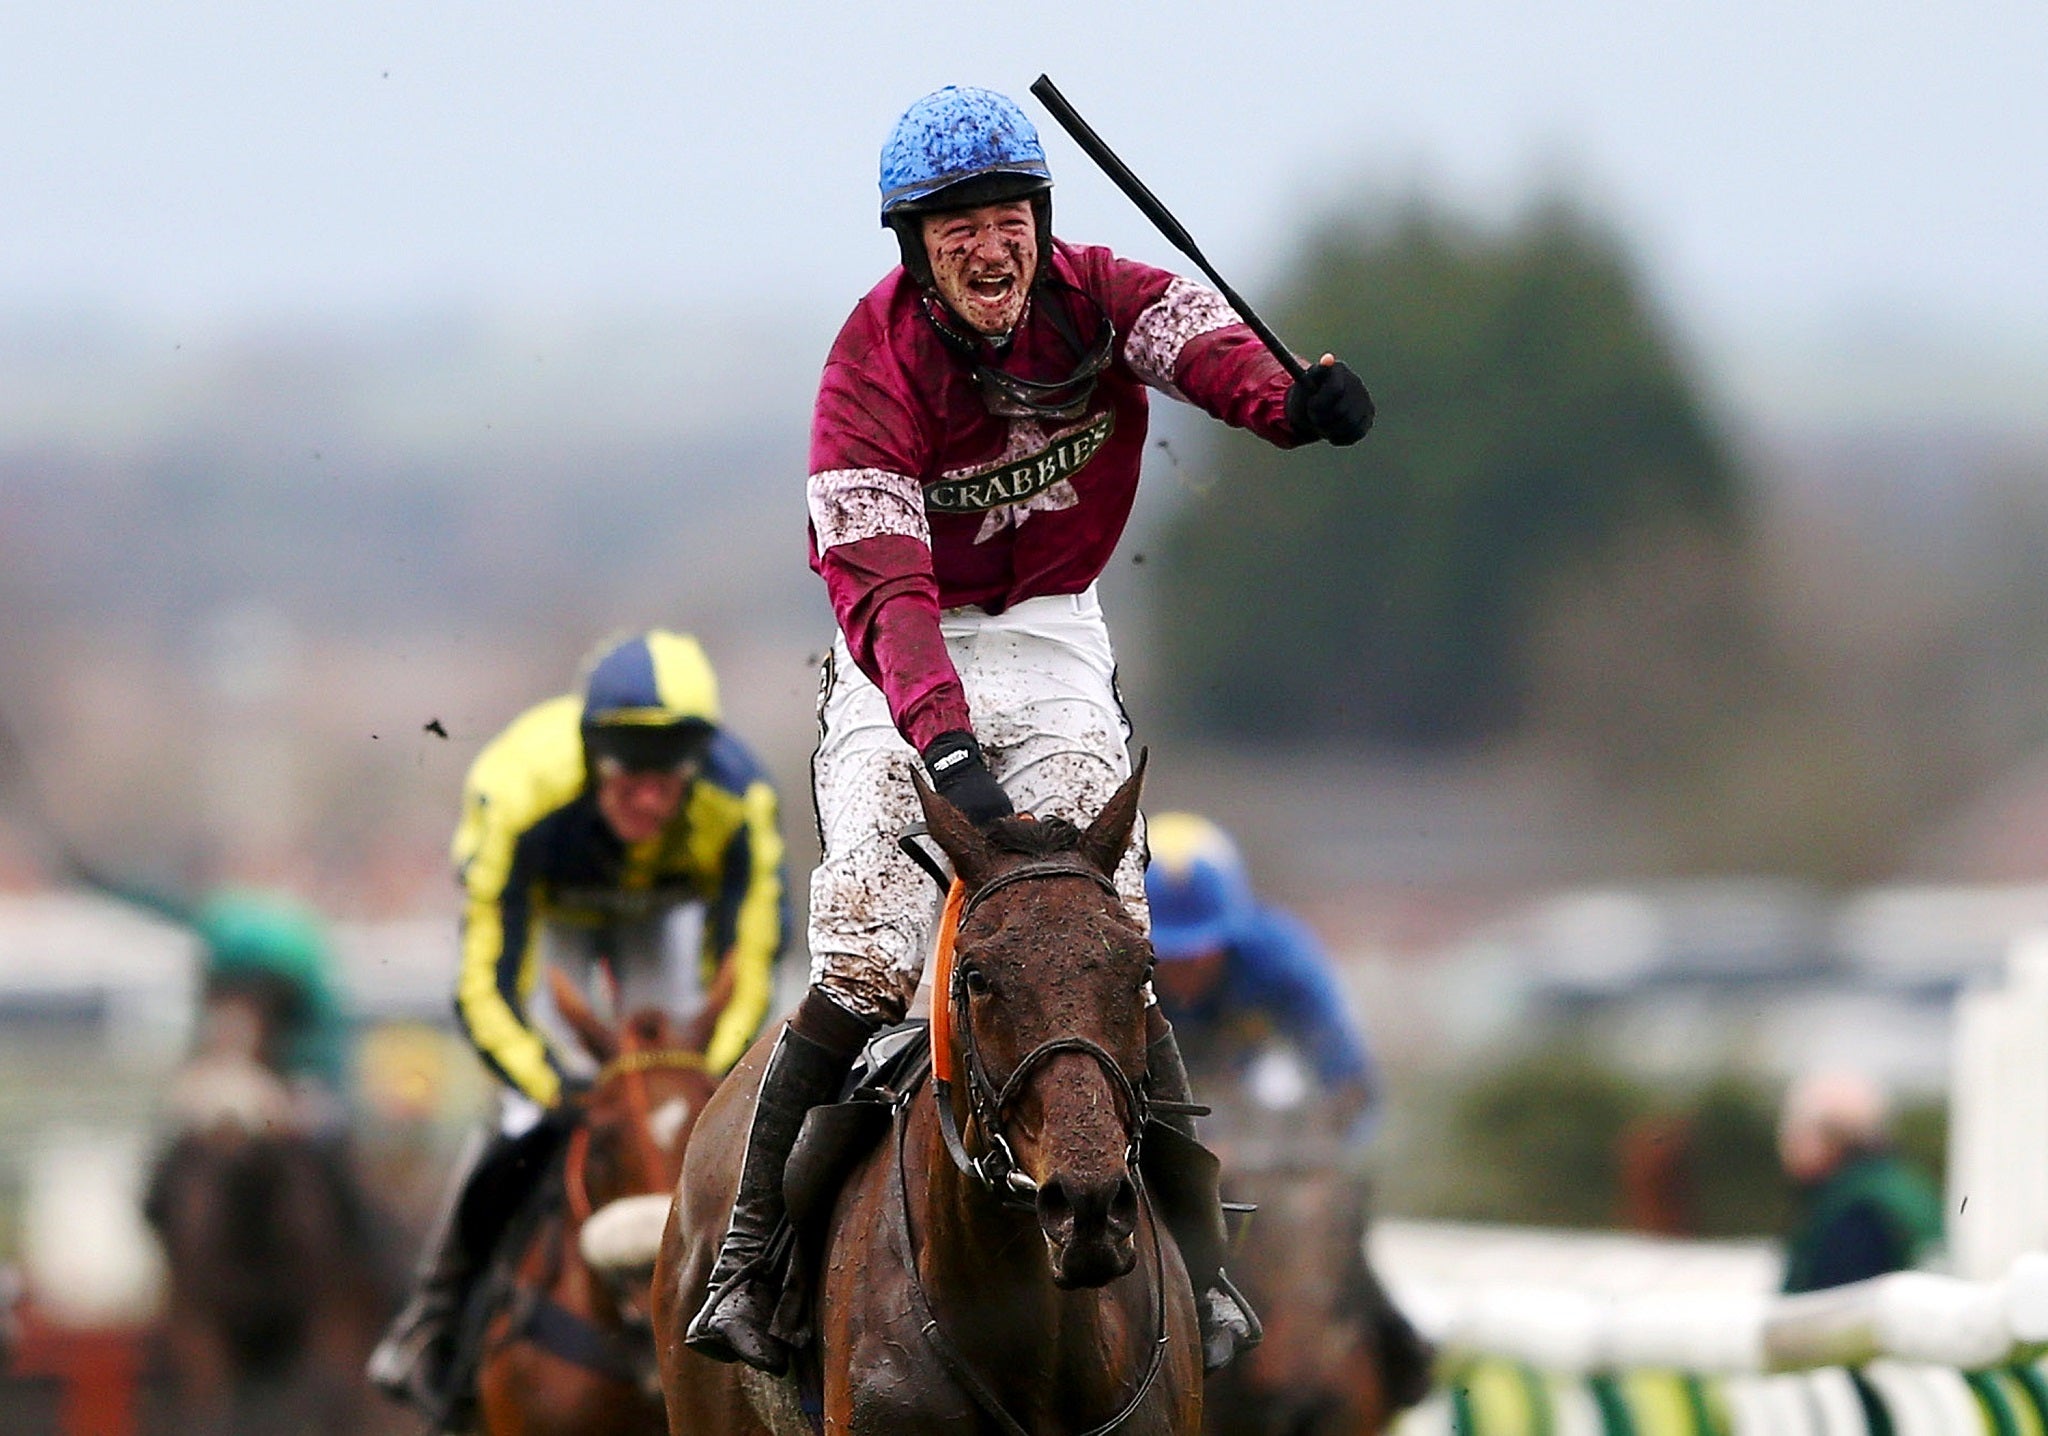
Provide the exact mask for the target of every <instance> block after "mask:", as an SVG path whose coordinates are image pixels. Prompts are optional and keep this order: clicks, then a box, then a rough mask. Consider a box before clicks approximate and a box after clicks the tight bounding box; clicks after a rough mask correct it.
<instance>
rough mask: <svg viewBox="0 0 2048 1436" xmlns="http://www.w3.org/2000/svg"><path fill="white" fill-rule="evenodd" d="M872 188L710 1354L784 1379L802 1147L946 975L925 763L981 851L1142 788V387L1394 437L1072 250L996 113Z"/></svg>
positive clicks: (1206, 1228)
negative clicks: (1016, 822) (787, 1210)
mask: <svg viewBox="0 0 2048 1436" xmlns="http://www.w3.org/2000/svg"><path fill="white" fill-rule="evenodd" d="M880 188H881V218H882V223H883V225H884V226H885V227H886V228H888V229H890V230H891V231H893V233H894V236H895V238H896V241H897V243H898V246H899V248H900V251H901V255H902V261H903V262H902V265H901V267H900V268H897V269H894V270H892V271H891V272H890V273H889V274H888V275H887V276H886V277H885V278H884V279H883V280H882V281H881V283H880V284H878V285H876V286H875V288H874V289H873V290H872V291H870V292H869V294H868V295H867V297H866V298H864V299H862V300H861V301H860V303H859V304H858V305H856V306H855V308H854V311H853V313H852V315H851V316H850V317H849V318H848V319H847V321H846V323H845V326H844V327H843V328H842V329H841V330H840V333H839V337H838V340H837V341H836V342H835V343H834V345H833V347H832V352H831V355H830V357H829V358H828V359H827V361H826V364H825V371H824V376H823V380H822V382H821V384H820V386H819V390H818V398H817V406H816V409H815V412H814V415H813V419H812V428H811V462H810V480H809V484H808V487H807V495H808V500H809V508H810V549H811V566H812V567H813V568H814V569H815V570H816V571H817V572H818V574H819V575H820V577H822V578H823V580H824V582H825V587H826V591H827V593H828V595H829V597H830V599H831V603H832V608H833V613H834V615H835V616H836V618H837V620H838V627H839V632H838V635H837V637H836V639H835V640H834V643H833V646H832V651H831V653H830V655H829V656H828V657H827V658H826V660H825V664H824V670H823V675H822V683H821V693H820V707H819V718H820V727H821V734H820V743H819V748H818V752H817V756H816V759H815V760H814V763H813V769H812V772H813V779H814V789H815V796H816V801H817V810H818V828H819V833H820V836H821V840H822V844H823V857H822V860H821V862H820V864H819V866H818V868H817V869H816V871H815V873H814V875H813V877H812V882H811V906H810V948H811V974H810V976H811V983H810V988H809V990H808V992H807V993H806V994H805V996H804V998H803V1001H802V1002H801V1004H800V1005H799V1006H798V1008H797V1010H796V1012H795V1013H794V1014H793V1015H792V1016H791V1018H790V1020H789V1022H788V1024H787V1025H786V1026H785V1027H784V1028H783V1030H782V1032H781V1034H780V1036H779V1038H778V1040H777V1042H776V1045H775V1048H774V1050H773V1053H772V1054H771V1055H770V1057H769V1059H768V1063H767V1067H766V1071H765V1073H764V1075H763V1078H762V1082H761V1089H760V1098H759V1101H758V1103H757V1105H756V1107H755V1111H754V1115H753V1126H752V1129H751V1132H750V1135H749V1138H748V1142H747V1148H746V1156H745V1160H744V1163H743V1166H742V1171H741V1176H740V1185H739V1192H738V1196H737V1199H736V1201H735V1203H734V1207H733V1214H732V1222H731V1226H730V1228H729V1230H728V1232H727V1234H726V1237H725V1240H724V1244H723V1246H722V1247H721V1249H720V1252H719V1255H718V1260H717V1263H716V1265H715V1267H714V1268H713V1271H712V1274H711V1293H710V1296H709V1297H708V1299H707V1300H706V1302H705V1305H704V1307H703V1309H702V1310H701V1311H700V1312H699V1313H698V1314H697V1316H696V1318H695V1319H694V1320H693V1321H692V1322H691V1324H690V1327H689V1332H688V1335H687V1340H688V1342H689V1344H690V1345H691V1346H692V1347H693V1348H695V1349H697V1350H698V1351H701V1352H703V1353H705V1354H706V1355H709V1356H713V1357H716V1358H719V1359H722V1360H728V1361H732V1360H739V1361H745V1362H747V1363H749V1364H751V1365H754V1366H757V1367H760V1368H762V1369H764V1370H768V1371H780V1370H782V1369H784V1367H785V1366H786V1364H787V1362H788V1359H789V1352H788V1350H787V1349H786V1348H785V1347H784V1346H783V1344H782V1343H781V1342H780V1341H778V1340H777V1339H776V1338H775V1337H774V1336H772V1335H771V1334H770V1332H769V1324H770V1320H771V1317H772V1315H773V1308H774V1304H775V1300H776V1295H777V1291H778V1282H777V1280H776V1277H775V1274H774V1273H773V1272H772V1271H771V1270H770V1269H769V1265H770V1264H769V1262H768V1261H767V1249H768V1244H769V1238H770V1236H771V1235H772V1234H773V1232H774V1230H775V1228H776V1225H777V1223H778V1221H779V1220H780V1218H781V1216H782V1172H783V1167H784V1165H785V1163H786V1161H787V1159H788V1154H789V1152H790V1149H791V1146H792V1144H793V1143H794V1141H795V1138H796V1135H797V1132H798V1129H799V1128H800V1127H801V1125H802V1122H803V1118H804V1114H805V1112H806V1111H808V1110H809V1109H810V1108H811V1107H812V1106H814V1105H816V1104H817V1103H819V1102H822V1101H826V1100H829V1099H830V1098H831V1097H832V1096H833V1095H834V1092H835V1089H836V1088H837V1087H838V1085H839V1083H840V1081H841V1079H842V1077H843V1075H844V1074H845V1072H846V1071H847V1069H848V1067H849V1066H850V1064H851V1062H852V1059H853V1058H854V1056H855V1055H856V1054H857V1053H858V1051H859V1050H860V1048H861V1046H862V1045H863V1043H864V1042H865V1041H866V1039H867V1037H868V1036H869V1035H870V1034H871V1033H872V1032H874V1031H875V1030H876V1029H877V1028H878V1027H880V1026H881V1025H883V1024H885V1023H888V1022H892V1021H895V1020H898V1019H900V1018H901V1017H902V1016H903V1015H904V1012H905V1010H906V1007H907V1004H908V1002H909V999H910V997H911V995H912V993H913V991H914V990H915V989H916V986H917V983H918V979H919V976H920V973H921V971H922V968H923V963H924V957H925V953H926V950H927V947H928V943H929V934H930V931H931V928H932V925H933V918H934V914H935V894H934V892H933V889H932V885H931V883H930V882H929V881H928V880H927V879H926V878H925V877H924V876H923V874H921V873H920V872H919V871H918V869H917V868H916V867H915V866H913V864H912V863H911V862H910V860H909V859H908V858H906V857H905V856H904V855H903V854H902V853H901V852H900V851H899V850H898V848H897V846H896V839H897V836H898V835H899V834H900V833H901V832H902V831H903V830H904V829H905V828H906V827H907V826H908V825H910V824H911V823H912V822H914V821H915V820H916V819H917V817H918V816H919V813H918V806H917V801H916V796H915V794H914V792H913V789H912V785H911V772H912V769H913V767H914V766H915V765H918V764H920V763H921V764H922V765H923V767H924V770H925V772H926V773H927V774H928V775H929V776H930V779H931V781H932V783H933V784H934V786H935V787H936V788H937V790H938V792H939V793H940V794H941V795H942V796H944V797H945V798H947V799H949V800H950V801H951V802H952V803H953V804H954V805H955V806H956V807H958V808H959V809H960V810H961V811H962V812H963V813H964V814H966V816H967V817H969V818H970V819H972V820H974V821H976V822H978V823H989V822H993V821H995V820H996V819H999V818H1002V817H1005V816H1008V815H1009V814H1011V813H1012V812H1013V811H1015V810H1016V809H1019V808H1021V809H1023V810H1024V811H1027V812H1030V813H1033V814H1035V815H1037V816H1039V817H1042V818H1051V817H1061V818H1067V819H1070V820H1077V821H1080V822H1082V823H1085V822H1086V821H1087V820H1088V818H1089V817H1091V816H1092V815H1093V814H1094V813H1095V812H1096V811H1097V810H1099V809H1100V808H1101V807H1102V805H1103V804H1104V803H1105V802H1106V801H1107V800H1108V799H1109V797H1110V795H1111V794H1112V793H1113V792H1114V791H1115V790H1116V788H1117V786H1118V784H1120V783H1121V782H1122V781H1123V780H1124V779H1125V778H1126V777H1127V776H1128V775H1129V773H1130V771H1131V765H1130V758H1129V754H1128V752H1127V749H1126V746H1125V745H1126V742H1127V740H1128V737H1129V733H1130V728H1129V723H1128V721H1127V720H1126V717H1125V714H1124V710H1123V705H1122V702H1121V700H1120V699H1119V696H1118V693H1117V688H1116V667H1115V657H1114V655H1113V653H1112V651H1111V648H1110V642H1109V634H1108V630H1107V629H1106V627H1105V626H1104V623H1103V617H1102V610H1101V607H1100V606H1099V604H1098V603H1097V601H1096V593H1095V581H1096V578H1097V576H1098V575H1100V574H1101V572H1102V570H1103V568H1104V567H1105V566H1106V565H1107V564H1108V562H1109V559H1110V556H1111V554H1112V552H1113V551H1114V549H1115V547H1116V543H1117V540H1118V538H1119V537H1120V536H1121V534H1122V533H1123V529H1124V525H1125V522H1126V521H1127V520H1128V518H1129V517H1130V512H1131V504H1132V501H1133V498H1134V496H1135V494H1136V490H1137V484H1138V471H1139V464H1140V460H1141V458H1142V456H1143V453H1144V447H1145V431H1146V421H1147V405H1148V395H1149V391H1152V390H1157V391H1158V392H1160V393H1163V394H1166V395H1169V396H1170V397H1173V398H1176V399H1181V400H1184V401H1186V402H1188V403H1192V404H1194V405H1196V406H1197V407H1199V408H1201V409H1203V410H1205V411H1207V412H1208V413H1209V414H1211V415H1213V416H1214V417H1216V418H1218V419H1221V420H1223V421H1224V422H1226V423H1228V424H1231V425H1234V426H1236V427H1239V428H1244V429H1249V430H1250V431H1252V432H1253V433H1255V434H1257V435H1259V436H1260V437H1261V438H1263V439H1266V440H1268V441H1269V442H1271V443H1273V444H1275V445H1278V446H1280V447H1282V448H1288V447H1292V446H1294V445H1296V444H1301V443H1307V442H1311V441H1314V440H1318V439H1323V440H1328V441H1330V442H1333V443H1339V444H1348V443H1353V442H1355V441H1357V440H1358V439H1360V438H1362V437H1364V435H1365V432H1366V429H1367V428H1368V427H1369V425H1370V423H1371V418H1372V408H1371V401H1370V400H1369V398H1368V397H1367V395H1366V391H1365V387H1364V385H1363V384H1362V383H1360V381H1359V380H1358V378H1357V376H1356V375H1355V374H1353V373H1352V372H1351V370H1350V369H1349V368H1347V367H1346V366H1344V365H1342V364H1339V363H1337V362H1335V360H1334V359H1331V358H1330V357H1329V356H1325V357H1324V360H1323V362H1322V363H1320V364H1315V365H1311V366H1310V367H1309V370H1308V373H1307V376H1306V377H1305V378H1303V379H1300V380H1293V379H1291V378H1290V377H1289V375H1288V374H1287V372H1286V371H1285V370H1284V369H1282V368H1281V366H1280V364H1279V363H1278V362H1277V361H1276V360H1275V359H1274V358H1273V357H1272V355H1270V354H1269V353H1268V352H1267V351H1266V350H1265V349H1264V347H1263V346H1262V345H1261V343H1260V341H1259V340H1258V338H1257V337H1256V336H1255V335H1254V334H1253V333H1252V331H1251V330H1250V329H1249V328H1247V327H1246V326H1245V325H1244V324H1243V322H1242V321H1240V319H1239V318H1238V316H1237V315H1236V314H1235V313H1233V312H1232V310H1231V309H1230V308H1229V306H1228V305H1227V304H1225V302H1224V301H1223V299H1222V298H1221V297H1220V296H1219V295H1217V294H1216V293H1215V292H1214V291H1213V290H1210V289H1207V288H1204V287H1202V286H1201V285H1197V284H1192V283H1189V282H1188V281H1187V280H1185V279H1180V278H1177V277H1176V276H1174V275H1172V274H1169V273H1167V272H1165V271H1163V270H1158V269H1154V268H1151V267H1150V266H1148V265H1144V264H1138V263H1134V262H1132V261H1130V260H1125V259H1120V258H1118V257H1117V256H1116V255H1114V254H1111V253H1110V252H1109V251H1108V250H1106V249H1097V248H1084V247H1081V246H1077V245H1071V244H1067V243H1065V242H1063V241H1060V240H1056V239H1055V238H1054V237H1053V232H1052V176H1051V171H1050V169H1049V168H1048V166H1047V164H1046V158H1045V151H1044V149H1043V147H1042V146H1041V144H1040V142H1039V138H1038V134H1037V131H1036V129H1035V128H1034V127H1033V125H1032V123H1031V121H1030V120H1029V118H1027V117H1026V116H1025V114H1024V113H1023V111H1022V110H1020V109H1019V108H1018V107H1017V106H1016V105H1015V104H1014V103H1012V102H1011V101H1010V100H1008V99H1006V98H1005V97H1003V96H1002V95H999V94H995V93H993V92H991V91H988V90H980V89H970V88H954V87H948V88H946V89H943V90H939V91H937V92H935V93H933V94H930V95H927V96H925V97H924V98H923V99H920V100H918V101H917V102H916V103H915V104H913V105H911V106H910V108H909V109H908V110H907V111H905V112H904V114H903V116H902V117H901V118H900V119H899V120H898V121H897V123H896V126H895V128H894V130H893V132H892V133H891V134H890V135H889V137H888V140H887V142H886V143H885V144H884V146H883V149H882V157H881V175H880ZM1143 855H1144V842H1143V835H1142V828H1141V829H1140V832H1139V834H1138V840H1137V841H1135V842H1133V843H1132V845H1131V848H1130V851H1129V853H1128V854H1127V855H1126V857H1125V859H1124V862H1123V865H1122V868H1121V870H1120V871H1119V873H1118V875H1117V877H1118V888H1119V892H1120V894H1121V896H1122V899H1123V902H1124V904H1125V906H1126V907H1127V908H1128V909H1129V911H1130V912H1131V913H1132V915H1133V916H1134V917H1136V918H1137V919H1138V920H1139V921H1141V922H1142V921H1143V920H1144V916H1145V890H1144V881H1143V868H1144V856H1143ZM1149 1031H1150V1053H1149V1059H1150V1076H1149V1085H1150V1090H1151V1092H1152V1093H1153V1095H1154V1096H1156V1097H1158V1098H1160V1099H1162V1100H1170V1101H1186V1100H1188V1091H1187V1079H1186V1074H1185V1072H1184V1070H1183V1068H1182V1065H1181V1060H1180V1056H1179V1053H1178V1050H1177V1049H1176V1047H1175V1044H1174V1038H1173V1032H1172V1028H1171V1027H1170V1026H1169V1024H1168V1023H1167V1021H1166V1019H1165V1018H1164V1017H1163V1016H1161V1015H1159V1013H1158V1010H1157V1008H1156V1007H1154V1008H1153V1009H1152V1010H1151V1015H1150V1021H1149ZM1169 1120H1174V1121H1182V1122H1184V1121H1186V1120H1187V1119H1185V1118H1172V1119H1169ZM1178 1205H1185V1206H1189V1207H1192V1208H1195V1209H1203V1210H1207V1211H1209V1212H1210V1213H1212V1215H1213V1220H1210V1221H1205V1222H1204V1223H1202V1230H1200V1231H1179V1230H1177V1231H1176V1232H1175V1236H1176V1238H1177V1239H1178V1240H1179V1242H1180V1246H1181V1249H1182V1252H1183V1253H1184V1255H1185V1256H1186V1257H1187V1264H1188V1268H1189V1272H1190V1275H1191V1276H1192V1278H1193V1280H1194V1283H1195V1290H1196V1295H1197V1302H1196V1305H1197V1310H1198V1312H1199V1315H1200V1319H1201V1324H1202V1332H1203V1345H1204V1361H1205V1365H1207V1366H1208V1367H1209V1368H1210V1369H1214V1368H1215V1367H1216V1366H1219V1365H1221V1364H1222V1363H1224V1362H1226V1361H1228V1360H1229V1359H1230V1358H1231V1356H1232V1355H1233V1354H1234V1353H1235V1352H1236V1351H1237V1350H1238V1349H1239V1348H1241V1347H1243V1346H1246V1345H1249V1344H1251V1343H1252V1342H1255V1341H1256V1340H1257V1339H1258V1325H1257V1321H1256V1318H1255V1317H1254V1316H1253V1315H1252V1313H1251V1311H1250V1309H1249V1307H1248V1305H1247V1304H1246V1303H1245V1302H1244V1300H1243V1299H1242V1298H1241V1297H1240V1296H1239V1295H1238V1294H1237V1293H1236V1292H1235V1290H1234V1289H1233V1288H1232V1287H1231V1285H1230V1282H1229V1280H1228V1278H1227V1277H1226V1276H1225V1275H1224V1272H1223V1269H1222V1264H1221V1263H1222V1257H1223V1249H1222V1248H1223V1242H1222V1237H1221V1234H1222V1231H1223V1226H1222V1215H1221V1210H1220V1207H1219V1206H1218V1204H1217V1201H1216V1198H1215V1193H1214V1189H1213V1182H1212V1183H1211V1184H1210V1188H1209V1191H1208V1192H1207V1193H1206V1195H1200V1196H1197V1198H1196V1199H1195V1200H1194V1201H1192V1202H1186V1203H1181V1204H1178Z"/></svg>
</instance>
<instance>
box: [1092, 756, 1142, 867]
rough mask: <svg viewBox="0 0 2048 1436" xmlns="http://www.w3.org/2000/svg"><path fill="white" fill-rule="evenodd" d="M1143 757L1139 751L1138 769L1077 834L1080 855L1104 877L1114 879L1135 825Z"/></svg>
mask: <svg viewBox="0 0 2048 1436" xmlns="http://www.w3.org/2000/svg"><path fill="white" fill-rule="evenodd" d="M1146 757H1147V753H1146V750H1145V749H1143V748H1140V749H1139V750H1138V766H1137V767H1136V768H1134V769H1132V770H1131V776H1130V777H1128V778H1126V779H1124V781H1123V786H1122V787H1120V788H1118V789H1117V790H1116V791H1115V792H1114V793H1112V794H1110V797H1109V801H1108V802H1107V803H1104V804H1103V805H1102V811H1101V812H1099V813H1097V814H1096V815H1095V821H1094V822H1092V823H1090V824H1089V825H1088V831H1087V832H1085V833H1083V834H1081V855H1082V856H1083V857H1085V858H1087V859H1088V861H1089V862H1091V863H1093V864H1094V865H1095V866H1096V867H1097V868H1098V869H1099V870H1100V871H1101V873H1102V875H1103V876H1104V877H1106V878H1113V877H1115V876H1116V867H1117V864H1118V863H1120V862H1122V861H1123V860H1124V849H1125V848H1128V847H1129V846H1130V845H1131V829H1132V828H1134V827H1136V826H1137V824H1138V791H1139V789H1141V788H1143V787H1144V786H1145V759H1146Z"/></svg>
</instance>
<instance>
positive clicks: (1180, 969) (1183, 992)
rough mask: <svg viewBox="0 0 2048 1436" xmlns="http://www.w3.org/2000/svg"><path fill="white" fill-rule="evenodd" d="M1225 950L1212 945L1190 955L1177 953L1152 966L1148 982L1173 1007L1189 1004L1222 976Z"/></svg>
mask: <svg viewBox="0 0 2048 1436" xmlns="http://www.w3.org/2000/svg"><path fill="white" fill-rule="evenodd" d="M1227 955H1228V954H1227V953H1226V952H1225V950H1224V949H1223V948H1220V947H1219V948H1214V949H1211V950H1210V951H1208V952H1204V953H1198V954H1197V955H1196V956H1194V957H1177V958H1174V959H1173V960H1172V961H1171V962H1161V963H1160V964H1159V965H1158V966H1157V967H1155V968H1153V969H1152V985H1153V986H1154V987H1156V988H1158V989H1159V992H1160V994H1161V995H1162V996H1163V997H1165V998H1166V1000H1167V1001H1168V1002H1171V1003H1172V1004H1174V1005H1175V1006H1176V1007H1191V1006H1193V1005H1194V1004H1195V1003H1197V1002H1200V1001H1201V1000H1202V999H1203V998H1204V997H1207V996H1208V995H1209V992H1210V989H1212V988H1214V987H1215V986H1216V984H1217V982H1218V981H1219V980H1220V979H1221V978H1222V976H1223V962H1224V958H1225V957H1226V956H1227Z"/></svg>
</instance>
